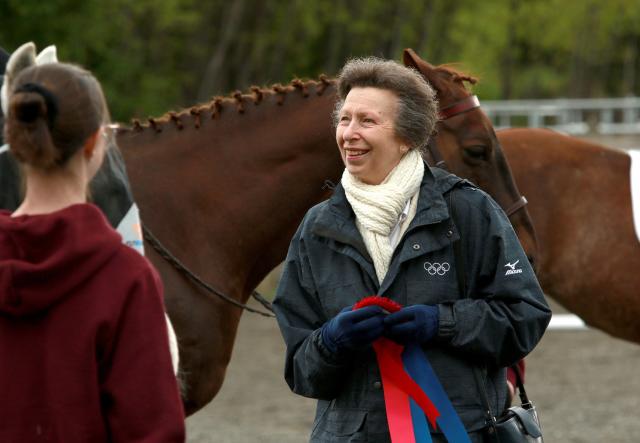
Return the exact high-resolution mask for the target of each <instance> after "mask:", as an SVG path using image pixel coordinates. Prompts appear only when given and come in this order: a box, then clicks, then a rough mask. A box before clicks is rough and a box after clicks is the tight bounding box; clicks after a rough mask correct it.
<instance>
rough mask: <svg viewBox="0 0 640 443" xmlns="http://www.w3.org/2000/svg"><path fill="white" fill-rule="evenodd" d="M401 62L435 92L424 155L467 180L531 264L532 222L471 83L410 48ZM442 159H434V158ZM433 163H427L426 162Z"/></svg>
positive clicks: (535, 249)
mask: <svg viewBox="0 0 640 443" xmlns="http://www.w3.org/2000/svg"><path fill="white" fill-rule="evenodd" d="M403 61H404V64H405V65H406V66H409V67H411V68H414V69H416V70H417V71H418V72H420V73H421V74H422V76H423V77H424V78H425V79H426V80H427V81H428V82H429V83H430V84H431V85H432V86H433V87H434V89H435V90H436V93H437V96H438V101H439V109H440V120H439V122H438V124H437V126H436V131H437V137H436V136H434V137H432V140H431V141H430V146H429V154H430V155H431V157H432V160H433V161H434V162H435V163H439V162H441V161H442V162H444V163H441V164H440V165H443V164H446V165H448V169H450V170H452V171H455V173H456V175H459V176H461V177H465V178H468V179H469V180H471V181H472V182H474V183H475V184H476V185H478V186H479V187H480V188H482V189H483V190H484V191H486V192H487V193H488V194H490V195H491V196H492V197H493V198H494V199H495V200H496V202H497V203H498V204H499V205H500V206H501V207H502V208H503V209H504V210H505V212H506V213H507V215H508V216H509V219H510V220H511V223H512V225H513V227H514V230H515V231H516V233H517V234H518V238H519V239H520V243H521V244H522V247H523V248H524V250H525V252H526V253H527V256H528V257H529V260H530V261H531V262H532V264H534V263H535V259H536V256H537V254H538V243H537V239H536V235H535V230H534V228H533V222H532V221H531V218H530V217H529V213H528V212H527V210H526V208H525V204H526V199H524V197H522V196H521V195H520V192H519V191H518V187H517V186H516V183H515V180H514V179H513V176H512V174H511V169H510V168H509V164H508V163H507V160H506V158H505V156H504V154H503V152H502V147H501V146H500V143H499V141H498V139H497V137H496V134H495V131H494V130H493V126H492V124H491V120H490V119H489V118H488V117H487V115H486V114H485V113H484V112H482V110H481V109H480V103H479V101H478V99H477V97H476V96H475V95H472V94H471V93H470V91H469V90H468V89H467V88H466V86H465V82H468V83H471V84H474V83H476V81H477V80H476V79H475V78H474V77H471V76H469V75H466V74H463V73H461V72H458V71H456V70H455V69H453V68H451V67H447V66H437V67H436V66H433V65H431V64H429V63H428V62H426V61H425V60H423V59H421V58H420V57H419V56H418V55H417V54H416V53H415V52H414V51H413V50H411V49H405V51H404V54H403ZM440 154H441V156H442V158H439V156H440ZM432 164H433V163H432Z"/></svg>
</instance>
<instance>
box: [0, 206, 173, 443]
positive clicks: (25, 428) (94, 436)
mask: <svg viewBox="0 0 640 443" xmlns="http://www.w3.org/2000/svg"><path fill="white" fill-rule="evenodd" d="M184 439H185V430H184V412H183V409H182V402H181V400H180V395H179V392H178V386H177V382H176V378H175V376H174V374H173V370H172V367H171V357H170V354H169V342H168V336H167V329H166V324H165V318H164V307H163V301H162V286H161V282H160V279H159V278H158V275H157V273H156V272H155V270H154V269H153V268H152V267H151V265H150V264H149V263H148V261H147V260H146V259H145V258H144V257H142V256H141V255H140V254H138V253H137V252H136V251H134V250H133V249H131V248H129V247H127V246H125V245H123V244H122V243H121V238H120V236H119V234H118V233H117V232H116V231H114V230H113V229H112V228H111V227H110V226H109V225H108V222H107V221H106V219H105V218H104V216H103V215H102V213H101V212H100V210H99V209H98V208H96V207H95V206H93V205H89V204H80V205H73V206H69V207H67V208H65V209H62V210H60V211H57V212H54V213H51V214H44V215H25V216H19V217H15V218H11V217H10V214H9V213H8V212H6V211H0V442H2V443H30V442H65V443H74V442H82V443H87V442H91V443H93V442H163V443H164V442H182V441H184Z"/></svg>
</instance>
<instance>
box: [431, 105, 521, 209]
mask: <svg viewBox="0 0 640 443" xmlns="http://www.w3.org/2000/svg"><path fill="white" fill-rule="evenodd" d="M479 107H480V100H478V96H476V95H471V96H469V97H467V98H464V99H462V100H460V101H458V102H456V103H454V104H452V105H450V106H447V107H446V108H443V109H441V110H440V111H439V113H438V117H439V119H440V121H443V120H448V119H450V118H451V117H455V116H456V115H460V114H462V113H464V112H467V111H471V110H472V109H476V108H479ZM427 150H428V151H429V155H431V158H432V159H433V164H434V166H436V167H438V168H440V169H444V170H445V171H449V168H448V167H447V163H446V162H445V161H444V158H443V157H442V154H441V153H440V150H439V149H438V146H437V143H436V140H435V137H431V138H430V139H429V143H428V144H427ZM527 203H528V201H527V199H526V198H525V196H524V195H520V196H519V197H518V199H517V200H516V201H515V202H513V203H512V204H511V205H509V206H508V207H507V208H506V209H504V212H505V214H507V217H511V216H512V215H513V214H515V213H516V212H518V211H519V210H520V209H522V208H524V207H525V206H526V205H527ZM500 206H502V205H500Z"/></svg>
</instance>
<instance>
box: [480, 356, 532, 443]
mask: <svg viewBox="0 0 640 443" xmlns="http://www.w3.org/2000/svg"><path fill="white" fill-rule="evenodd" d="M511 368H512V369H513V370H514V372H515V373H516V384H517V388H518V391H519V393H520V400H521V403H522V404H521V405H520V406H512V407H510V408H509V409H507V410H506V411H505V412H504V414H502V415H501V416H500V417H494V416H493V414H491V409H490V408H489V400H488V398H487V391H486V389H485V386H484V383H482V380H479V377H478V376H477V375H476V379H477V380H478V383H479V384H480V386H481V389H480V392H481V395H482V400H483V403H484V407H485V408H486V414H487V417H488V421H489V427H488V428H487V437H488V441H490V442H496V443H543V442H544V440H543V439H542V428H541V427H540V421H539V420H538V414H537V412H536V408H535V406H533V403H531V401H529V398H528V397H527V392H526V391H525V389H524V384H523V383H522V375H521V374H520V368H518V367H517V366H515V365H514V366H512V367H511ZM476 372H477V370H476Z"/></svg>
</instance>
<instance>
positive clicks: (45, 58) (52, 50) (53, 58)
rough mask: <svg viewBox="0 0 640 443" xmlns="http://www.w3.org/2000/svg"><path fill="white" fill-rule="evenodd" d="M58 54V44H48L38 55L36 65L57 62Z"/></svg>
mask: <svg viewBox="0 0 640 443" xmlns="http://www.w3.org/2000/svg"><path fill="white" fill-rule="evenodd" d="M57 62H58V54H57V51H56V45H51V46H47V47H46V48H44V49H43V50H42V51H40V54H38V56H37V57H36V65H44V64H46V63H57Z"/></svg>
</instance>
